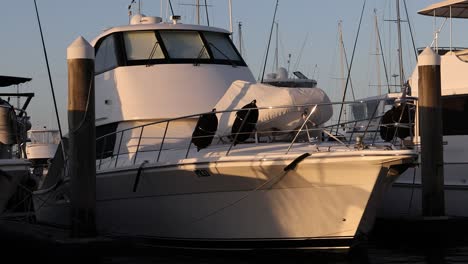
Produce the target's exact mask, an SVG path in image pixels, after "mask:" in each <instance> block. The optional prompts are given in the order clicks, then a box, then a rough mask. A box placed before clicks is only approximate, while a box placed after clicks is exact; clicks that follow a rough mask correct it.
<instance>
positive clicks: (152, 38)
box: [124, 31, 164, 60]
mask: <svg viewBox="0 0 468 264" xmlns="http://www.w3.org/2000/svg"><path fill="white" fill-rule="evenodd" d="M124 43H125V50H126V52H127V59H128V60H151V59H163V58H164V53H163V52H162V49H161V45H160V43H159V42H158V39H157V38H156V34H155V33H154V32H153V31H134V32H125V34H124Z"/></svg>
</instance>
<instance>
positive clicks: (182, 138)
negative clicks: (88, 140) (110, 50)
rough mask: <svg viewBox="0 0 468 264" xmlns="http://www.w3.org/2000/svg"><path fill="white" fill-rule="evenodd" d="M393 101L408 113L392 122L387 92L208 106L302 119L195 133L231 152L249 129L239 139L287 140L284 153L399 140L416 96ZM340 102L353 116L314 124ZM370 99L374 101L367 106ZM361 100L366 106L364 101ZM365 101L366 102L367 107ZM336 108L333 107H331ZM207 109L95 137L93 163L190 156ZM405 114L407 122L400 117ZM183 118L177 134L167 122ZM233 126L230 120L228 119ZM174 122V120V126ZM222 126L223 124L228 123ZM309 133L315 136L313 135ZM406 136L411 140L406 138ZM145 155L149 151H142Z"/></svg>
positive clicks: (410, 124)
mask: <svg viewBox="0 0 468 264" xmlns="http://www.w3.org/2000/svg"><path fill="white" fill-rule="evenodd" d="M410 99H411V100H404V101H401V100H400V101H398V100H397V101H396V103H397V104H399V105H404V107H407V108H408V109H409V111H408V115H409V116H408V118H403V117H404V115H406V114H407V112H404V111H402V112H401V114H400V116H399V117H397V118H396V120H392V121H394V122H390V123H388V122H387V123H385V124H383V123H382V117H383V115H384V113H385V111H388V108H390V107H392V104H393V103H395V100H390V101H389V99H388V98H383V99H373V100H372V101H351V102H343V103H326V104H313V105H294V106H276V107H258V108H250V109H249V108H248V109H233V110H226V111H214V112H210V113H213V114H216V116H217V117H221V118H223V117H226V115H228V116H229V115H235V114H236V113H238V112H239V111H244V112H245V111H247V115H249V114H251V112H252V111H259V113H260V114H264V115H267V114H268V111H275V110H276V111H278V110H283V111H291V112H295V113H297V114H298V118H297V120H296V121H298V120H300V122H299V124H300V125H299V126H296V127H293V128H288V129H283V130H277V129H273V130H269V131H265V130H262V131H258V130H254V131H247V132H239V131H241V130H242V129H239V130H237V133H236V131H233V132H232V133H225V132H226V131H220V128H218V130H217V133H216V134H215V135H204V136H198V138H203V137H206V138H208V137H211V136H212V137H213V139H212V140H213V142H214V143H212V144H211V147H216V146H222V147H223V148H224V149H225V151H226V152H225V155H226V156H227V155H229V154H230V152H231V150H232V149H233V148H235V145H236V144H235V142H237V138H238V137H239V136H241V135H246V136H247V135H248V136H249V138H248V139H247V140H246V141H245V142H242V144H256V143H272V142H283V143H284V142H289V145H288V147H287V149H285V153H286V154H287V153H288V152H289V151H290V150H291V149H292V148H293V146H294V144H296V143H297V142H298V141H301V142H309V143H312V144H318V145H319V144H324V143H325V142H326V143H327V144H330V142H332V143H333V144H338V145H345V146H351V145H353V144H354V143H355V140H356V138H358V140H361V141H364V143H366V144H368V145H375V144H387V145H393V146H397V145H398V146H401V144H400V142H401V141H402V140H401V139H400V138H398V137H397V135H398V133H399V132H398V131H399V130H401V129H406V130H409V131H410V132H409V139H410V140H411V139H412V138H413V136H414V132H413V128H414V123H415V122H414V114H409V113H411V111H413V112H414V111H415V108H416V106H415V104H416V99H414V98H410ZM341 104H344V105H345V107H347V108H349V110H350V111H351V113H353V114H352V116H350V117H348V120H344V121H341V122H340V123H339V124H337V123H334V122H335V120H337V119H338V117H336V118H334V117H333V116H332V118H331V119H330V120H328V121H327V122H326V123H324V124H319V125H317V124H313V122H312V121H311V118H312V117H313V116H314V115H317V114H319V112H320V110H321V108H323V107H330V106H331V107H332V108H337V107H340V106H341ZM369 105H372V107H370V108H369V107H368V106H369ZM363 106H365V107H363ZM366 107H367V108H366ZM303 109H307V111H308V109H311V111H310V112H304V111H303ZM356 109H366V111H363V112H362V111H361V113H360V112H359V111H357V110H356ZM334 112H336V111H334ZM205 114H209V113H201V114H194V115H187V116H183V117H178V118H171V119H167V120H158V121H154V122H150V123H147V124H143V125H138V126H134V127H131V128H126V129H122V130H119V131H116V132H113V133H109V134H106V135H104V136H101V137H99V138H97V139H96V150H97V153H96V158H97V162H96V166H97V169H101V167H102V165H103V164H104V163H106V164H107V165H106V168H110V167H118V166H119V160H120V159H122V160H126V161H127V162H126V165H132V164H136V162H137V158H138V157H139V156H140V155H142V154H143V153H146V154H147V153H151V154H154V155H153V157H154V162H160V160H161V156H162V155H164V153H168V151H174V150H180V151H182V150H185V158H189V153H190V150H191V148H192V145H193V142H194V138H195V137H192V133H191V132H192V131H193V129H194V128H195V124H196V121H197V120H199V118H200V117H201V116H202V115H205ZM403 119H405V120H406V121H407V122H402V120H403ZM182 122H183V124H187V125H188V127H189V128H190V127H191V129H192V131H185V134H184V133H182V134H183V135H178V133H180V131H177V129H174V131H173V130H171V129H170V128H171V126H173V125H174V124H176V123H182ZM229 125H231V126H232V124H229ZM245 125H246V124H245V120H244V121H243V122H242V124H241V127H240V128H242V127H243V126H245ZM176 127H177V126H176ZM382 127H392V130H391V132H392V133H394V135H393V137H392V140H391V141H386V142H385V141H383V140H382V139H381V138H380V137H379V133H381V130H382ZM228 128H229V126H227V127H222V128H221V129H228ZM311 135H313V136H311ZM407 141H409V140H407ZM145 157H147V156H145Z"/></svg>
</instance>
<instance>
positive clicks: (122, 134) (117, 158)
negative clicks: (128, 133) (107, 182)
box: [115, 130, 125, 167]
mask: <svg viewBox="0 0 468 264" xmlns="http://www.w3.org/2000/svg"><path fill="white" fill-rule="evenodd" d="M124 133H125V130H123V131H122V132H121V133H120V142H119V148H118V149H117V155H116V156H115V167H117V161H118V160H119V154H120V147H121V146H122V139H123V136H124Z"/></svg>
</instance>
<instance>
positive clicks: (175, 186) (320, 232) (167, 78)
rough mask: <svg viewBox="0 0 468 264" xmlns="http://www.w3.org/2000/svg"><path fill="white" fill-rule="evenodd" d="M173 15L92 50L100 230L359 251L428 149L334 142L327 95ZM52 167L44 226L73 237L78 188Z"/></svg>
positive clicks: (42, 200)
mask: <svg viewBox="0 0 468 264" xmlns="http://www.w3.org/2000/svg"><path fill="white" fill-rule="evenodd" d="M172 18H173V21H172V23H163V22H162V19H161V18H158V17H147V16H143V15H141V14H137V15H135V16H134V17H133V18H132V19H131V24H130V25H127V26H119V27H113V28H110V29H108V30H106V31H105V32H103V33H102V34H101V35H99V36H98V37H97V38H96V39H95V40H93V41H92V45H93V46H94V49H95V54H96V58H95V94H96V100H95V103H96V130H97V139H96V157H97V160H96V225H97V230H98V232H99V233H100V234H102V235H105V236H108V237H112V238H116V239H130V240H131V241H134V242H137V241H138V242H142V243H151V244H154V245H159V246H163V247H178V248H197V249H230V250H232V249H237V250H239V249H253V248H262V249H265V248H307V249H348V248H349V247H350V246H352V245H353V244H354V243H355V242H356V241H357V240H358V239H357V238H358V237H360V235H361V234H366V233H368V232H369V231H370V229H371V227H372V225H373V220H374V219H375V213H376V210H377V207H378V205H379V204H380V200H381V198H382V195H383V193H384V191H385V189H387V188H388V187H389V186H390V185H391V183H392V182H393V181H394V180H395V179H396V178H397V177H398V176H399V175H400V174H401V173H402V172H403V171H405V170H406V169H407V168H408V167H411V166H413V162H414V161H415V159H416V158H417V153H416V152H415V151H414V150H413V149H409V148H405V147H404V145H401V144H399V143H398V142H397V144H392V143H388V142H387V143H384V144H374V145H367V144H366V142H364V141H360V140H358V141H354V140H351V139H350V140H349V141H348V140H346V141H341V140H339V139H338V140H333V141H328V140H323V138H322V136H321V135H322V134H325V135H327V137H332V138H333V137H334V136H333V135H332V133H331V132H330V131H332V130H333V129H334V127H324V126H323V125H324V123H326V122H327V121H328V120H329V119H330V118H331V116H332V115H333V111H332V109H333V107H332V105H333V103H331V102H330V100H329V98H328V96H327V95H326V93H324V91H323V90H321V89H320V88H317V87H313V88H297V87H293V88H290V87H276V86H272V85H265V84H261V83H255V80H254V78H253V75H252V73H251V72H250V69H249V68H248V67H247V65H246V64H245V62H244V60H243V59H242V57H241V56H240V54H239V52H238V51H237V50H236V48H235V46H234V45H233V43H232V41H231V39H230V37H229V34H230V33H229V32H228V31H226V30H224V29H219V28H214V27H208V26H201V25H189V24H182V23H180V22H179V21H178V20H179V18H180V17H176V16H173V17H172ZM352 103H353V104H354V103H356V102H352ZM335 126H336V125H335ZM285 135H287V136H285ZM315 135H318V136H315ZM55 161H56V160H55V158H54V162H55ZM54 166H60V164H52V167H54ZM52 167H51V169H50V171H49V174H48V175H47V178H46V181H45V184H44V185H42V186H41V188H40V189H39V190H37V191H35V192H34V205H35V207H36V212H35V214H36V219H37V221H38V222H42V223H48V224H54V225H56V226H62V227H64V228H69V227H70V225H71V219H70V216H71V213H70V184H71V181H70V178H69V177H68V176H67V174H66V173H65V172H66V170H62V173H55V172H54V173H52Z"/></svg>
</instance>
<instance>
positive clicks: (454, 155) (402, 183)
mask: <svg viewBox="0 0 468 264" xmlns="http://www.w3.org/2000/svg"><path fill="white" fill-rule="evenodd" d="M444 142H446V144H444V193H445V214H446V215H447V216H453V217H468V207H467V206H466V201H468V174H467V173H466V172H467V171H468V159H467V157H468V148H467V141H466V136H444ZM377 216H378V217H379V218H383V219H398V218H414V217H421V216H422V184H421V169H420V168H418V167H416V168H412V169H408V170H407V171H406V172H405V173H403V174H402V175H401V176H400V177H399V178H398V180H397V181H396V182H395V183H394V184H393V186H392V188H391V189H389V192H388V193H386V194H385V198H384V200H383V201H382V205H381V208H379V211H378V215H377Z"/></svg>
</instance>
